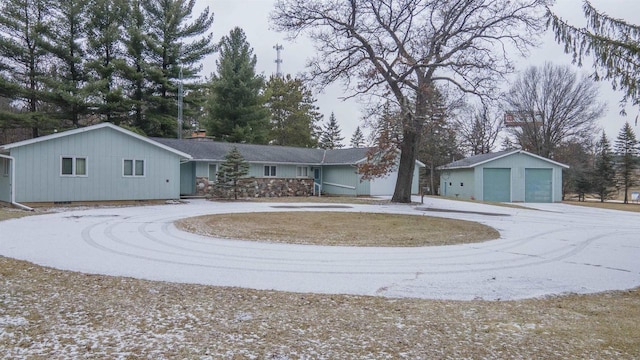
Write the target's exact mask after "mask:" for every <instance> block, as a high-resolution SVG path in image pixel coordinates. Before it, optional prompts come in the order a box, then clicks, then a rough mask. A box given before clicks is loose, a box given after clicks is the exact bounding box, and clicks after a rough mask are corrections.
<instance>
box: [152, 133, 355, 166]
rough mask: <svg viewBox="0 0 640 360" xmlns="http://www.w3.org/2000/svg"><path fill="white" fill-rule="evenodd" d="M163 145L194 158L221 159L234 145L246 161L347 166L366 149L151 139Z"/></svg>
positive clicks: (208, 140) (200, 139)
mask: <svg viewBox="0 0 640 360" xmlns="http://www.w3.org/2000/svg"><path fill="white" fill-rule="evenodd" d="M152 139H153V140H154V141H157V142H159V143H161V144H163V145H165V146H169V147H171V148H174V149H176V150H179V151H182V152H185V153H187V154H189V155H191V157H192V158H193V159H194V160H205V161H224V157H225V156H226V155H227V153H229V151H230V150H231V149H232V148H233V147H236V148H237V149H238V151H240V154H242V156H243V157H244V159H245V160H246V161H247V162H250V163H271V164H307V165H322V164H331V165H350V164H355V163H357V162H359V161H362V160H363V159H365V158H366V156H367V151H368V148H354V149H333V150H323V149H310V148H300V147H291V146H277V145H256V144H235V143H225V142H217V141H213V140H210V139H202V138H199V139H167V138H152Z"/></svg>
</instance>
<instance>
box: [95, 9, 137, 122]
mask: <svg viewBox="0 0 640 360" xmlns="http://www.w3.org/2000/svg"><path fill="white" fill-rule="evenodd" d="M87 10H88V17H89V20H88V23H87V42H88V46H87V54H88V59H87V64H86V68H87V76H88V85H87V87H88V89H89V91H90V92H91V94H92V95H93V96H92V98H93V103H92V104H91V105H92V107H94V109H95V112H97V113H98V114H100V115H102V116H103V119H102V120H104V121H107V122H112V123H114V124H116V125H120V123H121V121H123V120H126V115H127V112H128V110H129V109H128V108H127V101H126V98H125V94H124V93H123V91H122V89H121V87H119V86H117V80H118V79H119V78H120V77H121V76H122V75H123V74H122V73H123V71H124V68H125V66H126V63H125V49H123V43H124V37H125V29H124V24H125V19H126V18H127V17H128V16H129V15H130V14H129V13H128V6H127V2H126V0H92V1H91V2H90V3H89V6H88V8H87Z"/></svg>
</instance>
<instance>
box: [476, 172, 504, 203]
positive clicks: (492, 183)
mask: <svg viewBox="0 0 640 360" xmlns="http://www.w3.org/2000/svg"><path fill="white" fill-rule="evenodd" d="M482 194H483V196H482V197H483V200H484V201H499V202H509V201H511V169H488V168H484V169H483V170H482Z"/></svg>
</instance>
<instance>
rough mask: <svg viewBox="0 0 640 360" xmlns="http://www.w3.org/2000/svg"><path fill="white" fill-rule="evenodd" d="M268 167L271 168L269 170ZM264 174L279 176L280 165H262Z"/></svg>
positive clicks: (266, 175)
mask: <svg viewBox="0 0 640 360" xmlns="http://www.w3.org/2000/svg"><path fill="white" fill-rule="evenodd" d="M267 168H269V169H268V170H267ZM267 172H268V173H269V174H267ZM262 175H263V176H264V177H278V167H277V166H276V165H264V166H263V167H262Z"/></svg>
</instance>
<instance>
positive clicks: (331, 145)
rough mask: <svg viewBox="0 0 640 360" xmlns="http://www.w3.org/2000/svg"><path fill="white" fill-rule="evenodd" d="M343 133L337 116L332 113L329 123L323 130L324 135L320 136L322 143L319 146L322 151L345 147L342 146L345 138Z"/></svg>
mask: <svg viewBox="0 0 640 360" xmlns="http://www.w3.org/2000/svg"><path fill="white" fill-rule="evenodd" d="M341 132H342V131H341V130H340V126H339V125H338V121H337V120H336V115H335V114H334V113H331V116H329V121H328V122H327V123H326V124H325V126H324V128H323V130H322V135H321V136H320V142H319V144H318V145H319V146H320V148H321V149H340V148H342V147H344V145H342V141H343V140H344V137H342V134H341Z"/></svg>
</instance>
